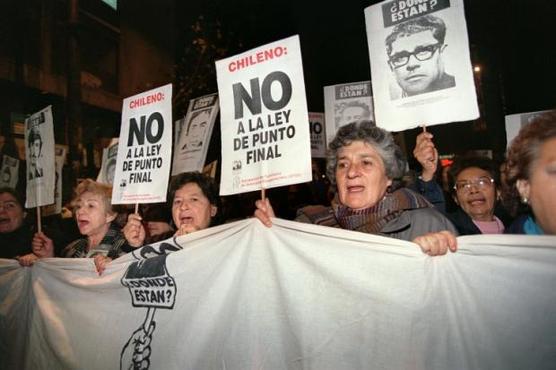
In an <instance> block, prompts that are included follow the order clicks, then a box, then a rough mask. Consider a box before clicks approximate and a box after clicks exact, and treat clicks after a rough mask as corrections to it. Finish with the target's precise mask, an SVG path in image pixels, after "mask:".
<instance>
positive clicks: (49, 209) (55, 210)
mask: <svg viewBox="0 0 556 370" xmlns="http://www.w3.org/2000/svg"><path fill="white" fill-rule="evenodd" d="M54 154H55V158H54V161H55V164H56V176H55V177H56V181H55V182H56V184H55V188H54V203H53V204H50V205H48V206H44V207H43V209H42V215H43V216H51V215H57V214H59V213H62V179H63V177H62V170H63V168H64V163H65V162H66V154H67V147H66V146H65V145H58V144H56V146H55V148H54Z"/></svg>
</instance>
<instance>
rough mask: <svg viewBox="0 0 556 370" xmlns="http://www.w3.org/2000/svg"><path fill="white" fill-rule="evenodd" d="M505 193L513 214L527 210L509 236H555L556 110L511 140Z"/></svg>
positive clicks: (546, 114)
mask: <svg viewBox="0 0 556 370" xmlns="http://www.w3.org/2000/svg"><path fill="white" fill-rule="evenodd" d="M503 194H504V200H505V203H506V204H507V205H508V207H509V209H510V210H511V211H513V212H514V213H517V212H518V211H520V208H521V210H525V211H526V212H525V214H524V215H522V216H521V217H519V218H518V219H516V220H515V222H514V223H513V224H512V225H511V226H510V228H509V229H508V230H506V232H507V233H510V234H530V235H541V234H548V235H556V217H554V210H556V111H551V112H548V113H545V114H542V115H540V116H538V117H537V118H535V119H534V120H533V122H531V123H529V124H528V125H526V126H524V127H522V128H521V130H520V131H519V134H518V135H517V136H516V138H515V139H514V140H513V141H512V144H511V145H510V147H509V149H508V155H507V161H506V188H505V189H504V193H503ZM520 201H521V204H520Z"/></svg>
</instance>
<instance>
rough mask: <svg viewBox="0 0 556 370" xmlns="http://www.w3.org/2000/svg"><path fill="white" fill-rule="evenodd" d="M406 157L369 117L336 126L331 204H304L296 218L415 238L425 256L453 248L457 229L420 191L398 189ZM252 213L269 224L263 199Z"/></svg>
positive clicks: (330, 164) (270, 214)
mask: <svg viewBox="0 0 556 370" xmlns="http://www.w3.org/2000/svg"><path fill="white" fill-rule="evenodd" d="M405 169H406V161H405V158H404V157H403V153H402V151H401V149H400V148H399V147H398V146H397V144H396V143H395V142H394V139H393V137H392V135H391V134H390V133H389V132H387V131H385V130H383V129H381V128H378V127H376V126H375V125H374V124H373V122H371V121H357V122H352V123H350V124H348V125H346V126H343V127H342V128H340V129H339V130H338V132H337V134H336V137H335V138H334V140H333V141H332V142H331V143H330V145H329V152H328V157H327V172H328V176H329V178H330V181H331V184H332V186H334V187H336V190H337V192H336V196H335V198H334V200H333V201H332V205H331V206H330V207H325V206H308V207H304V208H302V209H301V210H299V212H298V217H297V218H296V220H297V221H301V222H306V223H313V224H317V225H324V226H331V227H338V228H343V229H348V230H354V231H361V232H366V233H370V234H378V235H383V236H388V237H393V238H396V239H403V240H408V241H414V242H416V243H417V244H419V245H420V247H421V249H422V250H423V252H425V253H427V254H429V255H438V254H444V253H446V251H447V250H448V249H450V250H452V251H455V250H456V239H455V233H456V230H455V228H454V227H453V225H452V224H451V223H450V221H449V220H448V219H446V217H444V216H443V215H442V214H441V213H439V212H438V211H436V210H435V209H434V208H433V206H432V205H431V204H430V203H429V202H428V201H427V200H426V199H425V198H423V197H422V196H421V195H419V194H417V193H415V192H413V191H411V190H409V189H406V188H403V187H402V186H401V185H402V176H403V175H404V172H405ZM256 206H257V210H256V211H255V216H256V217H257V218H259V219H260V220H261V221H262V222H263V224H265V225H266V226H269V227H270V226H271V220H270V218H271V217H274V211H273V209H272V206H271V204H270V202H269V200H268V199H264V200H258V201H257V202H256Z"/></svg>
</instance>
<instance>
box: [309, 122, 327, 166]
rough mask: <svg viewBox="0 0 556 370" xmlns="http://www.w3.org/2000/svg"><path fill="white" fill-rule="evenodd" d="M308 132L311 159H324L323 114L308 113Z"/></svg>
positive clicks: (324, 135) (324, 134) (324, 132)
mask: <svg viewBox="0 0 556 370" xmlns="http://www.w3.org/2000/svg"><path fill="white" fill-rule="evenodd" d="M309 130H310V132H311V157H312V158H326V146H327V144H326V127H325V124H324V113H317V112H309Z"/></svg>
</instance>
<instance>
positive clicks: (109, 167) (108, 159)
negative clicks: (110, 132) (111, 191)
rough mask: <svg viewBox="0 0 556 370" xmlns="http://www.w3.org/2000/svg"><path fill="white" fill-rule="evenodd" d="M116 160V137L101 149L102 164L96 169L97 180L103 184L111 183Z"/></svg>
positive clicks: (114, 172) (112, 182)
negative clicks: (98, 169)
mask: <svg viewBox="0 0 556 370" xmlns="http://www.w3.org/2000/svg"><path fill="white" fill-rule="evenodd" d="M117 160H118V138H112V140H110V144H109V145H108V147H106V148H104V149H102V162H101V163H102V164H101V166H100V171H98V175H97V181H98V182H102V183H103V184H108V185H113V184H114V175H115V174H116V162H117Z"/></svg>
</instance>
